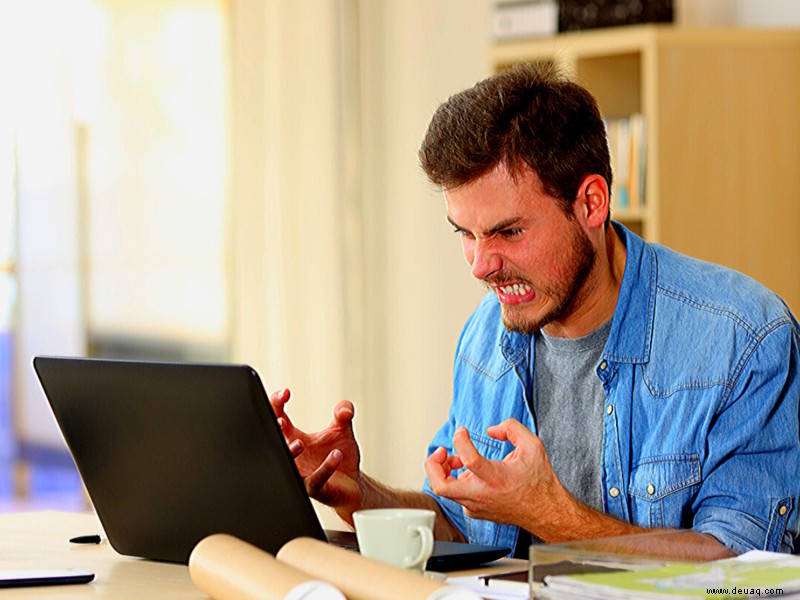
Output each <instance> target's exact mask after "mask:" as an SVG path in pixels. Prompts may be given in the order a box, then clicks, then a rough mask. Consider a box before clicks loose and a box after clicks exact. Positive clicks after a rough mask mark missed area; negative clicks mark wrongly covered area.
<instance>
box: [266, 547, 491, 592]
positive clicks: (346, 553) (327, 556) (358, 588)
mask: <svg viewBox="0 0 800 600" xmlns="http://www.w3.org/2000/svg"><path fill="white" fill-rule="evenodd" d="M277 556H278V559H279V560H280V561H281V562H284V563H287V564H290V565H292V566H294V567H296V568H299V569H304V570H306V571H308V572H309V573H314V575H315V576H316V577H318V578H319V579H323V580H325V581H328V582H329V583H331V584H333V585H334V586H335V587H336V588H337V589H339V590H341V591H342V592H344V594H345V596H347V598H348V600H445V599H451V598H452V600H472V599H477V598H478V596H476V595H474V594H472V593H471V592H469V591H466V590H460V589H458V588H454V587H452V586H447V585H445V584H444V583H442V582H439V581H434V580H432V579H428V578H427V577H424V576H422V575H420V574H418V573H414V572H413V571H407V570H404V569H399V568H397V567H393V566H391V565H387V564H385V563H382V562H379V561H376V560H372V559H369V558H365V557H363V556H361V555H360V554H358V553H357V552H353V551H352V550H345V549H344V548H337V547H336V546H333V545H331V544H326V543H325V542H321V541H319V540H314V539H311V538H296V539H294V540H292V541H290V542H286V544H284V545H283V548H281V549H280V550H279V551H278V555H277Z"/></svg>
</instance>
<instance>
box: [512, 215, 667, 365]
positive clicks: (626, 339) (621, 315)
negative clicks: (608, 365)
mask: <svg viewBox="0 0 800 600" xmlns="http://www.w3.org/2000/svg"><path fill="white" fill-rule="evenodd" d="M611 225H612V227H614V229H615V231H616V232H617V235H618V236H619V237H620V239H621V240H622V243H623V244H624V245H625V252H626V259H625V272H624V273H623V275H622V285H621V287H620V290H619V297H618V298H617V306H616V308H615V309H614V316H613V321H612V324H611V332H610V333H609V334H608V341H607V342H606V346H605V351H604V353H603V356H604V357H605V358H606V360H611V361H616V362H627V363H646V362H648V361H649V360H650V340H651V339H652V336H653V317H654V312H655V292H656V275H657V265H656V257H655V253H654V252H653V250H652V248H650V247H649V245H648V244H647V243H646V242H645V241H644V240H643V239H642V238H640V237H639V236H638V235H636V234H635V233H633V232H632V231H630V230H629V229H627V228H626V227H625V226H623V225H621V224H620V223H617V222H616V221H612V222H611ZM501 328H502V335H501V337H500V344H499V345H500V349H501V352H502V353H503V357H504V358H505V359H506V360H507V361H508V362H510V363H514V364H516V363H517V362H519V360H520V359H521V358H522V357H523V356H524V352H525V350H526V349H527V347H528V344H529V343H530V336H529V335H525V334H522V333H515V332H511V331H508V330H506V329H505V328H504V327H502V325H501Z"/></svg>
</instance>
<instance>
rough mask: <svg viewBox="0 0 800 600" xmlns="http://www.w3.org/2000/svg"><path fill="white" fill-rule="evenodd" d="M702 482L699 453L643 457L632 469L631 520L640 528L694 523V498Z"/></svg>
mask: <svg viewBox="0 0 800 600" xmlns="http://www.w3.org/2000/svg"><path fill="white" fill-rule="evenodd" d="M701 481H702V478H701V475H700V458H699V456H698V455H697V454H669V455H664V456H656V457H651V458H645V459H642V460H640V461H639V462H638V463H637V464H636V465H635V466H634V467H633V469H632V470H631V477H630V482H629V484H628V496H629V498H630V503H631V519H632V521H633V523H634V524H635V525H638V526H640V527H653V528H659V527H682V528H688V527H691V525H692V511H691V505H692V499H693V498H694V496H695V494H696V493H697V490H698V488H699V486H700V483H701Z"/></svg>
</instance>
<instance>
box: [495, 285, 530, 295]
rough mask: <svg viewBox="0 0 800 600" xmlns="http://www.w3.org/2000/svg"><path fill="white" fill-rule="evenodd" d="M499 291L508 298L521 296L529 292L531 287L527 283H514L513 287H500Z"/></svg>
mask: <svg viewBox="0 0 800 600" xmlns="http://www.w3.org/2000/svg"><path fill="white" fill-rule="evenodd" d="M500 291H501V292H503V293H504V294H508V295H510V296H522V295H524V294H527V293H528V292H530V291H531V286H529V285H528V284H527V283H515V284H513V285H503V286H500Z"/></svg>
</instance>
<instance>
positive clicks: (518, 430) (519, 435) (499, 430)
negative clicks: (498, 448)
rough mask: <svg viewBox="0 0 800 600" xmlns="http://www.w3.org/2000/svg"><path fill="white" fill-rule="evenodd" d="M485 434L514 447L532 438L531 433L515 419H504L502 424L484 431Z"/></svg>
mask: <svg viewBox="0 0 800 600" xmlns="http://www.w3.org/2000/svg"><path fill="white" fill-rule="evenodd" d="M486 433H487V434H488V436H489V437H491V438H494V439H496V440H500V441H501V442H511V444H512V445H513V446H515V447H516V446H519V445H520V444H522V443H524V442H526V441H529V440H530V439H531V438H532V437H534V434H533V432H532V431H531V430H530V429H528V428H527V427H525V425H523V424H522V423H520V422H519V421H517V420H516V419H506V420H505V421H503V422H502V423H498V424H497V425H492V426H491V427H489V428H487V429H486Z"/></svg>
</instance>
